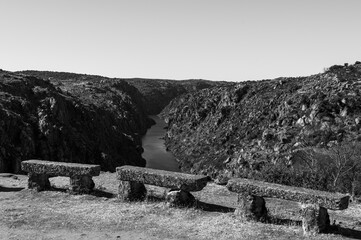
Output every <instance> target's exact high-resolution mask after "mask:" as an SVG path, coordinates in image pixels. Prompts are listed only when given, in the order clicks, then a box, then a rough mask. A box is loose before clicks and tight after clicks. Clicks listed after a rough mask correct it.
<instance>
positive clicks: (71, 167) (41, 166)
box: [21, 160, 100, 177]
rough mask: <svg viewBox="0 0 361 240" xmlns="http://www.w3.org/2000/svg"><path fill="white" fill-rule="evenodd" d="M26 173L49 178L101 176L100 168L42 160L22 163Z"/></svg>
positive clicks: (97, 166)
mask: <svg viewBox="0 0 361 240" xmlns="http://www.w3.org/2000/svg"><path fill="white" fill-rule="evenodd" d="M21 169H22V170H23V171H25V172H29V173H30V172H31V173H37V174H47V175H49V176H65V177H72V176H85V175H87V176H99V174H100V166H99V165H90V164H79V163H65V162H50V161H42V160H27V161H23V162H21Z"/></svg>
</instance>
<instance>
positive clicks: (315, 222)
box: [301, 204, 330, 235]
mask: <svg viewBox="0 0 361 240" xmlns="http://www.w3.org/2000/svg"><path fill="white" fill-rule="evenodd" d="M301 215H302V228H303V233H304V235H315V234H318V233H324V232H327V230H329V228H330V218H329V215H328V212H327V209H326V208H323V207H320V206H319V205H317V204H302V206H301Z"/></svg>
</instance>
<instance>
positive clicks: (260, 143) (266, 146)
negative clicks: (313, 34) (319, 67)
mask: <svg viewBox="0 0 361 240" xmlns="http://www.w3.org/2000/svg"><path fill="white" fill-rule="evenodd" d="M161 115H162V116H163V118H164V119H165V121H166V122H167V123H168V131H167V135H166V145H167V147H168V149H170V151H172V152H173V154H174V155H175V156H176V157H177V159H179V161H180V163H181V166H182V169H183V170H185V171H189V172H192V173H201V174H206V175H209V176H212V178H214V179H215V178H216V177H217V175H219V174H220V173H222V172H225V171H227V172H230V173H231V175H232V176H241V175H242V173H243V170H244V169H251V170H254V171H259V170H260V169H262V166H263V165H264V164H265V163H277V162H283V163H285V164H292V163H294V161H297V159H296V157H297V156H296V155H295V154H294V153H296V152H297V151H298V150H301V149H302V147H304V146H312V147H319V148H323V147H327V146H330V145H332V144H333V143H340V142H342V141H345V140H347V141H359V140H361V125H360V121H359V119H361V64H360V63H357V64H354V65H348V66H338V67H331V68H330V69H329V70H327V71H326V72H325V73H322V74H317V75H312V76H309V77H298V78H277V79H274V80H264V81H253V82H251V81H248V82H241V83H237V84H234V85H232V86H223V87H217V88H208V89H204V90H201V91H199V92H197V93H196V94H190V93H189V94H185V95H182V96H181V97H179V98H176V99H175V100H173V101H172V102H171V103H170V104H169V105H168V106H167V107H166V108H165V109H164V110H163V112H162V114H161Z"/></svg>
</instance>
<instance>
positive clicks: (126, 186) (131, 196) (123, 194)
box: [118, 181, 147, 201]
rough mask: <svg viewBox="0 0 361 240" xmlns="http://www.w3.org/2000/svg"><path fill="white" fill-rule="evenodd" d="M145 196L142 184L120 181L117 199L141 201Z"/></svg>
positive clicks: (145, 191) (145, 190)
mask: <svg viewBox="0 0 361 240" xmlns="http://www.w3.org/2000/svg"><path fill="white" fill-rule="evenodd" d="M146 195H147V189H146V188H145V186H144V184H143V183H138V182H132V181H120V183H119V187H118V198H119V199H121V200H123V201H134V200H143V199H144V198H145V197H146Z"/></svg>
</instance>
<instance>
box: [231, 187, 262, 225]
mask: <svg viewBox="0 0 361 240" xmlns="http://www.w3.org/2000/svg"><path fill="white" fill-rule="evenodd" d="M235 215H237V216H239V217H240V218H242V219H245V220H256V221H266V220H267V208H266V201H265V200H264V198H263V197H259V196H254V195H251V194H246V193H241V194H238V207H237V209H236V211H235Z"/></svg>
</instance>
